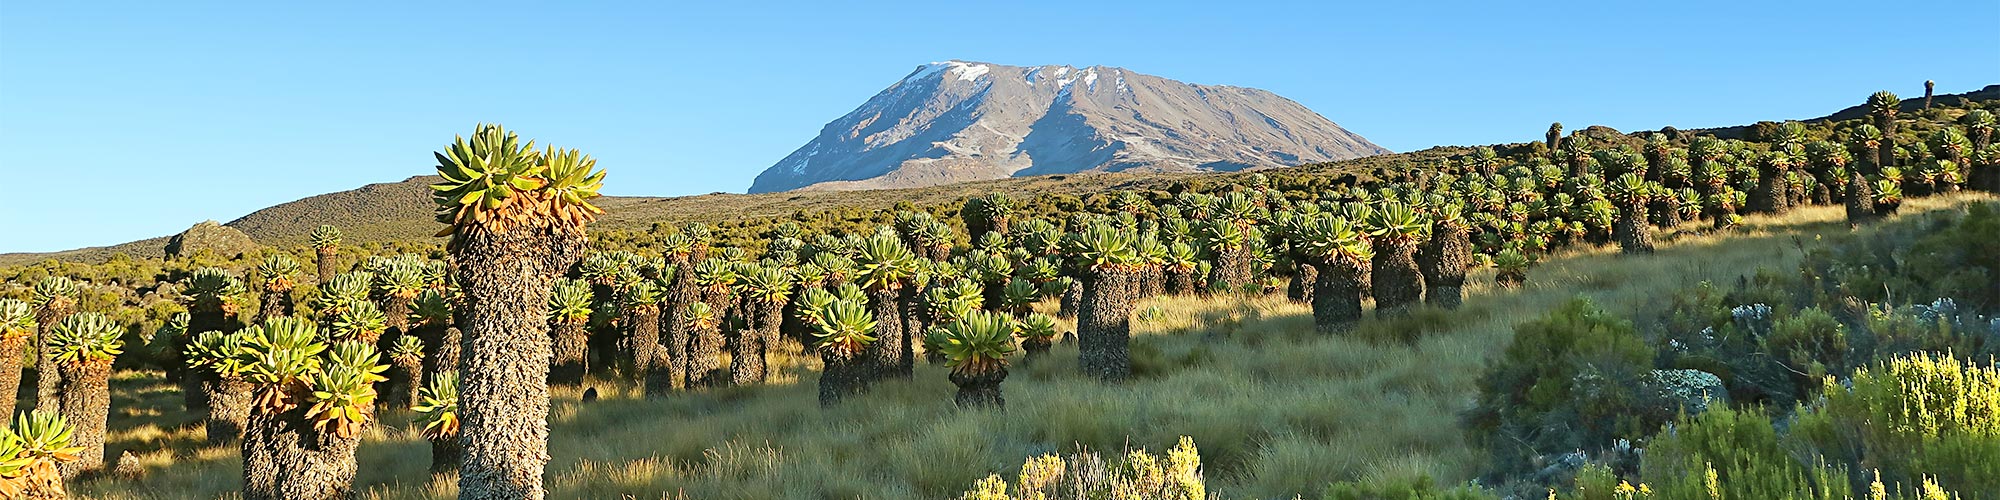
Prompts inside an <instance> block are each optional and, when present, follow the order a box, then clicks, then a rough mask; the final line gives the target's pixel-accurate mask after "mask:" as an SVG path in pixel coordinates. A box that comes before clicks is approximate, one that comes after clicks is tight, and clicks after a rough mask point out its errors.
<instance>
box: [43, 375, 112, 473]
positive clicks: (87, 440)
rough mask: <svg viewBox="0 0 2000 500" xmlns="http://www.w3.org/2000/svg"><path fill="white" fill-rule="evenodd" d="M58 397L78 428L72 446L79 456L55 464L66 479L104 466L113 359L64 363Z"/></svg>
mask: <svg viewBox="0 0 2000 500" xmlns="http://www.w3.org/2000/svg"><path fill="white" fill-rule="evenodd" d="M61 369H62V371H63V378H62V386H61V387H60V388H59V390H58V392H59V396H58V399H59V400H60V401H61V411H62V416H63V419H64V420H68V421H69V425H70V426H71V427H74V428H75V431H74V433H73V434H71V435H70V441H69V444H70V446H78V447H82V448H83V449H82V450H80V451H78V452H77V459H76V460H72V461H69V462H64V463H61V464H58V465H56V470H59V471H62V476H63V478H64V479H69V478H73V477H76V476H77V475H78V474H82V473H84V472H86V471H93V470H97V469H100V468H103V467H104V426H105V422H106V419H108V418H109V417H110V416H111V386H110V385H109V384H110V382H111V362H110V361H104V362H90V363H81V364H77V363H61Z"/></svg>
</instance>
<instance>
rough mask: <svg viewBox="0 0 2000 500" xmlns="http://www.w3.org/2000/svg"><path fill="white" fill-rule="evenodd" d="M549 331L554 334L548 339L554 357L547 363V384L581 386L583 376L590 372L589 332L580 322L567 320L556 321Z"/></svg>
mask: <svg viewBox="0 0 2000 500" xmlns="http://www.w3.org/2000/svg"><path fill="white" fill-rule="evenodd" d="M549 329H550V331H552V332H554V335H552V336H551V337H552V338H550V339H549V350H550V352H552V353H553V356H554V357H553V358H551V360H550V363H549V383H550V384H553V385H578V384H582V383H583V376H584V374H586V373H588V372H589V371H590V330H588V329H585V328H584V323H583V322H582V321H569V320H557V321H556V322H555V323H553V324H551V325H549Z"/></svg>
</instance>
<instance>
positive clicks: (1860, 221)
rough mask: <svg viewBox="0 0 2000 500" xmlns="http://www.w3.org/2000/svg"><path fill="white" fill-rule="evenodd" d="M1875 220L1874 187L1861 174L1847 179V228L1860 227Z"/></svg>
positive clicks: (1857, 173) (1855, 173) (1858, 173)
mask: <svg viewBox="0 0 2000 500" xmlns="http://www.w3.org/2000/svg"><path fill="white" fill-rule="evenodd" d="M1874 220H1875V187H1874V186H1870V185H1868V179H1864V178H1862V177H1861V172H1858V171H1857V172H1854V173H1852V174H1849V175H1848V177H1847V227H1850V228H1852V227H1860V226H1862V225H1864V224H1867V223H1869V222H1873V221H1874Z"/></svg>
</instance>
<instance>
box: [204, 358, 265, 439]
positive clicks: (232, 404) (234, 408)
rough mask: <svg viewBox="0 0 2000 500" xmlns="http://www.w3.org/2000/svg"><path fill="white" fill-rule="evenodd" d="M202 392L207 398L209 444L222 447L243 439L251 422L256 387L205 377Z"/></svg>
mask: <svg viewBox="0 0 2000 500" xmlns="http://www.w3.org/2000/svg"><path fill="white" fill-rule="evenodd" d="M202 379H203V380H202V392H203V393H205V394H207V395H208V420H206V421H204V422H203V424H204V426H205V427H206V428H207V430H208V444H209V445H210V446H217V445H222V444H225V443H229V442H231V441H235V440H237V439H241V438H242V437H243V426H244V425H245V423H246V422H248V421H249V420H250V406H251V405H252V404H254V401H253V399H252V391H254V390H256V387H255V386H253V385H251V384H250V382H248V381H245V380H243V377H228V378H222V377H220V376H217V375H215V374H213V373H211V374H207V375H206V376H204V377H202Z"/></svg>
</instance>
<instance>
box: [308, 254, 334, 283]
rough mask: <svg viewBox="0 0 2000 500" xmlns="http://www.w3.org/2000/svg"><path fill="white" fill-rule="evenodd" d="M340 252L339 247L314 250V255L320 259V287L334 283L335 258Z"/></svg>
mask: <svg viewBox="0 0 2000 500" xmlns="http://www.w3.org/2000/svg"><path fill="white" fill-rule="evenodd" d="M339 252H340V248H338V247H324V248H317V249H314V250H313V253H314V254H315V255H316V256H317V257H318V258H319V259H318V260H319V284H320V285H322V286H324V285H326V282H328V281H333V274H334V272H333V257H334V255H335V254H337V253H339Z"/></svg>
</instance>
